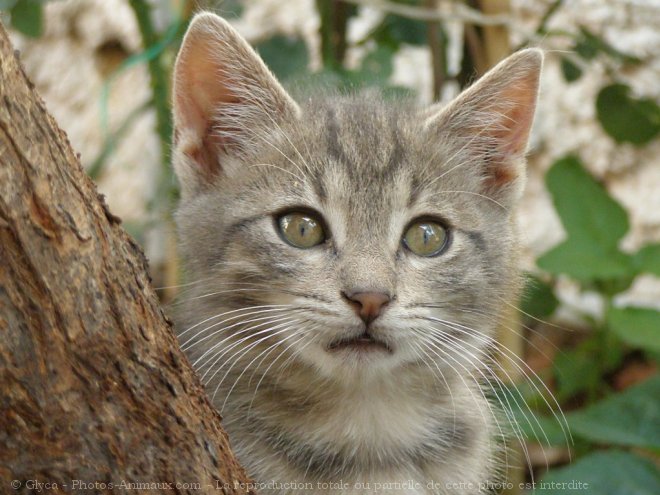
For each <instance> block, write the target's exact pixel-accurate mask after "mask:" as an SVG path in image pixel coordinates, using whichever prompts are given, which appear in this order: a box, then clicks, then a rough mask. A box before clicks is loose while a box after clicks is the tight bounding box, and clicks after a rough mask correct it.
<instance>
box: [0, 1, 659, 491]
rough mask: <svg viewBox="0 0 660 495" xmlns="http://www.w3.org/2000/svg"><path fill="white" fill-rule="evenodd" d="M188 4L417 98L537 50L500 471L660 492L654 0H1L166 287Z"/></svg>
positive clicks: (267, 48) (290, 57)
mask: <svg viewBox="0 0 660 495" xmlns="http://www.w3.org/2000/svg"><path fill="white" fill-rule="evenodd" d="M200 9H210V10H212V11H214V12H216V13H218V14H220V15H222V16H224V17H226V18H228V19H230V20H231V22H232V23H233V24H234V25H235V27H236V28H237V29H238V30H239V32H241V33H242V34H243V35H244V36H245V37H246V38H247V39H248V40H249V41H250V42H251V43H252V44H253V45H254V46H255V47H256V48H257V50H258V51H259V53H260V54H261V55H262V57H263V58H264V59H265V61H266V63H267V65H268V66H269V67H270V68H271V69H272V70H273V71H274V72H275V73H276V75H277V76H278V77H279V78H280V80H282V81H283V82H284V83H285V85H288V86H297V87H305V88H306V87H309V86H315V85H317V86H319V87H328V86H331V87H336V88H339V89H341V90H345V91H355V90H360V89H361V88H365V87H378V88H380V89H381V90H383V91H384V92H385V93H386V94H387V95H390V96H391V97H393V98H398V97H410V98H414V99H416V100H418V101H419V103H420V105H425V104H428V103H430V102H431V101H435V100H437V101H449V100H450V99H452V98H453V97H454V96H456V95H457V94H458V93H459V92H460V91H461V89H462V88H464V87H465V86H466V85H469V84H470V83H471V82H472V81H474V80H475V78H477V77H478V76H480V75H481V74H483V73H484V72H485V71H486V70H488V68H489V67H492V66H493V65H494V64H496V63H497V62H498V61H499V60H501V59H502V58H504V57H505V56H507V55H508V54H509V53H511V52H513V51H515V50H517V49H519V48H521V47H525V46H538V47H541V48H543V49H544V50H546V53H547V57H546V63H545V68H544V72H543V76H542V84H541V86H542V87H541V100H540V106H539V109H538V113H537V117H536V121H535V125H534V129H533V133H532V139H531V146H530V154H529V172H528V174H529V180H528V186H527V190H526V193H525V196H524V198H523V201H522V205H521V207H520V209H519V215H518V218H517V221H518V223H519V226H520V231H521V233H522V237H523V241H524V246H523V266H524V268H525V271H526V287H525V291H524V295H523V297H522V300H521V301H520V307H521V308H522V309H521V310H513V309H512V310H510V311H508V313H509V317H508V319H507V321H506V322H505V323H504V324H503V326H502V332H501V336H500V343H501V355H502V357H501V359H500V361H499V363H500V364H498V365H497V368H496V370H497V372H498V374H499V375H500V378H501V380H502V382H503V385H502V386H498V387H494V390H495V392H494V395H495V397H494V398H493V400H495V401H496V402H498V403H500V404H501V406H502V407H503V408H504V409H506V411H507V412H506V417H507V419H510V420H512V421H511V422H512V423H513V424H517V425H518V426H515V427H512V428H511V429H512V435H513V436H514V437H520V438H523V439H524V441H522V442H519V443H520V445H518V442H516V441H511V442H510V444H509V450H510V454H511V455H510V457H509V460H510V461H511V462H510V464H511V468H510V472H509V475H508V478H507V480H508V481H507V483H503V484H502V486H500V487H499V488H500V489H501V490H500V491H501V492H502V493H511V494H514V493H532V492H535V493H544V494H553V493H569V492H574V491H579V492H581V493H587V494H599V495H601V494H612V495H614V494H621V495H638V494H639V495H657V494H658V493H660V468H659V465H660V461H659V459H660V377H659V375H658V371H657V364H658V362H659V361H660V107H659V106H658V101H659V100H660V0H566V1H562V0H538V1H532V0H465V1H461V0H399V1H391V0H346V1H339V0H317V1H314V0H289V1H283V0H244V1H240V0H225V1H186V0H50V1H48V0H43V1H41V0H0V18H1V19H2V22H3V24H4V25H5V26H6V27H7V28H8V30H9V33H10V37H11V39H12V42H13V43H14V45H15V47H16V48H17V49H18V50H20V52H21V58H22V61H23V64H24V65H25V69H26V72H27V74H28V75H29V77H30V78H31V79H32V81H34V83H35V85H36V87H37V89H38V91H39V93H40V94H41V95H42V97H43V99H44V100H45V102H46V105H47V107H48V109H49V110H50V112H51V113H52V114H53V115H54V117H55V118H56V119H57V121H58V122H59V124H60V125H61V126H62V127H63V129H64V130H65V131H66V132H67V134H68V136H69V138H70V141H71V143H72V145H73V147H74V148H75V149H76V150H77V151H78V152H80V154H81V160H82V163H83V165H84V167H85V168H86V169H87V171H88V173H89V174H90V176H91V177H92V178H94V180H95V181H96V182H97V184H98V186H99V189H100V191H101V192H102V193H103V194H105V195H106V197H107V200H108V203H109V204H110V207H111V209H112V211H113V212H114V213H115V214H116V215H118V216H120V217H121V218H122V219H123V224H124V227H125V228H126V229H127V230H128V231H129V232H130V233H131V234H132V235H133V236H134V237H135V238H136V239H137V240H138V241H139V242H140V243H141V244H142V245H143V247H144V249H145V252H146V254H147V256H148V257H149V259H150V263H151V270H152V277H153V279H154V284H155V286H156V287H159V288H160V289H159V294H160V296H161V298H162V299H163V301H164V302H165V303H168V302H170V301H171V300H172V299H173V298H174V297H175V295H176V287H175V286H176V285H177V284H178V283H180V273H179V267H178V264H177V261H176V249H175V244H176V242H175V239H174V235H173V231H172V221H171V212H172V209H173V208H174V207H175V205H176V199H177V185H176V182H175V180H174V177H173V175H172V172H171V169H170V166H169V143H170V135H171V131H172V129H171V126H172V124H171V117H170V109H169V108H170V103H169V90H170V73H171V68H172V63H173V61H174V57H175V54H176V51H177V48H178V46H179V43H180V41H181V37H182V35H183V33H184V32H185V29H186V26H187V23H188V22H189V20H190V17H191V15H193V14H194V12H195V11H198V10H200ZM514 420H515V421H514ZM569 430H570V434H569V433H568V431H569ZM514 440H515V439H514Z"/></svg>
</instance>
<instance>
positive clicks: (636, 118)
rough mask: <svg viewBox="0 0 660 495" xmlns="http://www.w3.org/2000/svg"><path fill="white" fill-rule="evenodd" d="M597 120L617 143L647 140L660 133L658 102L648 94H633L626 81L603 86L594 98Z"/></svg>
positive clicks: (644, 142) (642, 142)
mask: <svg viewBox="0 0 660 495" xmlns="http://www.w3.org/2000/svg"><path fill="white" fill-rule="evenodd" d="M596 110H597V112H598V120H599V121H600V123H601V125H602V126H603V129H605V131H606V132H607V133H608V134H609V135H610V136H612V138H614V140H616V141H617V142H619V143H626V142H628V143H633V144H636V145H642V144H646V143H648V142H649V141H651V140H652V139H653V138H655V137H656V136H657V135H658V133H660V106H658V104H657V103H656V102H655V101H653V100H651V99H650V98H634V97H632V96H631V95H630V87H628V86H626V85H625V84H611V85H609V86H605V87H604V88H603V89H601V90H600V93H598V98H597V99H596Z"/></svg>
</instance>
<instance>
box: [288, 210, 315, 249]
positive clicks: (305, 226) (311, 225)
mask: <svg viewBox="0 0 660 495" xmlns="http://www.w3.org/2000/svg"><path fill="white" fill-rule="evenodd" d="M277 226H278V228H279V230H280V235H281V236H282V238H283V239H284V240H285V241H286V242H288V243H289V244H291V245H292V246H294V247H297V248H300V249H309V248H312V247H314V246H317V245H319V244H321V243H322V242H323V241H325V231H324V229H323V226H322V224H321V222H320V221H319V220H318V218H316V217H315V216H314V215H313V214H310V213H306V212H292V213H286V214H284V215H282V216H281V217H279V218H278V219H277Z"/></svg>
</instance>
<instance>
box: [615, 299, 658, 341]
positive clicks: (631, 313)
mask: <svg viewBox="0 0 660 495" xmlns="http://www.w3.org/2000/svg"><path fill="white" fill-rule="evenodd" d="M607 325H608V327H609V328H610V330H612V332H614V333H615V334H616V335H617V336H618V337H619V338H620V339H621V340H623V341H624V342H625V343H626V344H628V345H631V346H633V347H639V348H642V349H645V350H648V351H656V352H660V311H656V310H655V309H651V308H635V307H627V308H610V310H609V311H608V312H607Z"/></svg>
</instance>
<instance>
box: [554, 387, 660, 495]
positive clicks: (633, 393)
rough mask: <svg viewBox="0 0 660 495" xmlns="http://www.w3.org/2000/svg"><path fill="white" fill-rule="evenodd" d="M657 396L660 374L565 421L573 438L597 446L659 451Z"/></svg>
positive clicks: (659, 421) (659, 388)
mask: <svg viewBox="0 0 660 495" xmlns="http://www.w3.org/2000/svg"><path fill="white" fill-rule="evenodd" d="M658 397H660V375H658V374H656V375H654V376H653V377H652V378H649V379H648V380H646V381H645V382H643V383H641V384H639V385H636V386H634V387H631V388H629V389H627V390H626V391H624V392H622V393H620V394H616V395H613V396H611V397H609V398H608V399H605V400H603V401H601V402H599V403H597V404H594V405H593V406H590V407H588V408H587V409H584V410H582V411H578V412H573V413H570V414H568V415H567V417H566V419H567V420H568V425H569V427H570V429H571V432H572V433H573V434H574V435H576V436H580V437H583V438H585V439H587V440H590V441H592V442H594V443H598V444H611V445H622V446H630V447H645V448H651V449H660V402H659V401H658ZM658 493H660V492H658Z"/></svg>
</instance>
